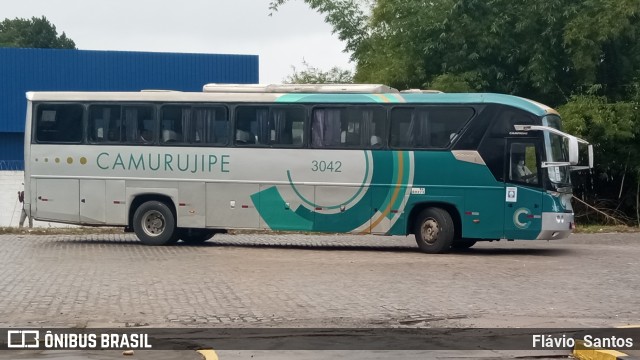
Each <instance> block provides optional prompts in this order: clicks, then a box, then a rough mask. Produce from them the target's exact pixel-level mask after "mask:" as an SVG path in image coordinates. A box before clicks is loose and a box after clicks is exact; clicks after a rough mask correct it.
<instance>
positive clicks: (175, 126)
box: [160, 105, 191, 144]
mask: <svg viewBox="0 0 640 360" xmlns="http://www.w3.org/2000/svg"><path fill="white" fill-rule="evenodd" d="M190 116H191V107H190V106H176V105H168V106H163V107H162V111H161V121H160V143H163V144H167V143H183V142H184V136H183V134H184V130H185V129H186V128H187V123H188V121H189V117H190Z"/></svg>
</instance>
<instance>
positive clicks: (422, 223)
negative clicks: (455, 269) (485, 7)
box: [413, 207, 455, 254]
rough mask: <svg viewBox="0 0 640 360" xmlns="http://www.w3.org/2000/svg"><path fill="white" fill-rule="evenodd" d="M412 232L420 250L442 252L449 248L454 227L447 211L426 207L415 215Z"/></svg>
mask: <svg viewBox="0 0 640 360" xmlns="http://www.w3.org/2000/svg"><path fill="white" fill-rule="evenodd" d="M413 233H414V234H415V237H416V243H417V244H418V247H419V248H420V250H421V251H422V252H425V253H428V254H442V253H446V252H448V251H449V250H451V246H452V244H453V242H454V235H455V229H454V225H453V219H452V218H451V215H450V214H449V212H448V211H446V210H444V209H442V208H439V207H428V208H426V209H424V210H422V211H421V212H420V214H418V215H417V217H416V221H415V222H414V230H413Z"/></svg>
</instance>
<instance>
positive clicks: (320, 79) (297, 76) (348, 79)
mask: <svg viewBox="0 0 640 360" xmlns="http://www.w3.org/2000/svg"><path fill="white" fill-rule="evenodd" d="M302 66H303V67H304V68H303V69H302V70H298V69H297V68H296V67H295V66H292V67H291V68H292V69H293V73H292V74H291V75H289V76H287V78H286V79H284V83H285V84H348V83H352V82H353V74H352V73H351V71H349V70H344V69H341V68H339V67H337V66H334V67H333V68H331V69H330V70H328V71H324V70H322V69H319V68H317V67H314V66H311V65H309V63H307V62H306V61H305V60H302Z"/></svg>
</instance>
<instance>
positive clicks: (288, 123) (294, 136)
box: [269, 106, 305, 147]
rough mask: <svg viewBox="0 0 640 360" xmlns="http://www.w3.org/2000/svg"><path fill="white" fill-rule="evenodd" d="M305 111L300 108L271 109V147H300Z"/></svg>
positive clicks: (302, 137)
mask: <svg viewBox="0 0 640 360" xmlns="http://www.w3.org/2000/svg"><path fill="white" fill-rule="evenodd" d="M304 120H305V109H304V108H303V107H300V106H295V107H294V106H291V107H286V108H285V107H274V108H272V109H271V118H270V125H269V126H270V129H271V133H272V134H271V142H270V144H271V145H272V146H274V145H275V146H278V145H282V146H283V147H292V146H300V145H302V144H303V140H304Z"/></svg>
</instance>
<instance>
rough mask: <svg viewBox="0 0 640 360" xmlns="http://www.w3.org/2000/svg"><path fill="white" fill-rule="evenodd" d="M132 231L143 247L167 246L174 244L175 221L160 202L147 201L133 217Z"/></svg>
mask: <svg viewBox="0 0 640 360" xmlns="http://www.w3.org/2000/svg"><path fill="white" fill-rule="evenodd" d="M133 230H134V231H135V233H136V236H138V239H140V241H141V242H142V243H143V244H145V245H167V244H171V243H175V242H176V237H175V236H174V234H175V232H176V219H175V217H174V216H173V212H172V211H171V209H169V207H168V206H167V205H166V204H165V203H163V202H160V201H147V202H145V203H143V204H142V205H140V207H138V209H137V210H136V212H135V214H134V215H133Z"/></svg>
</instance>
